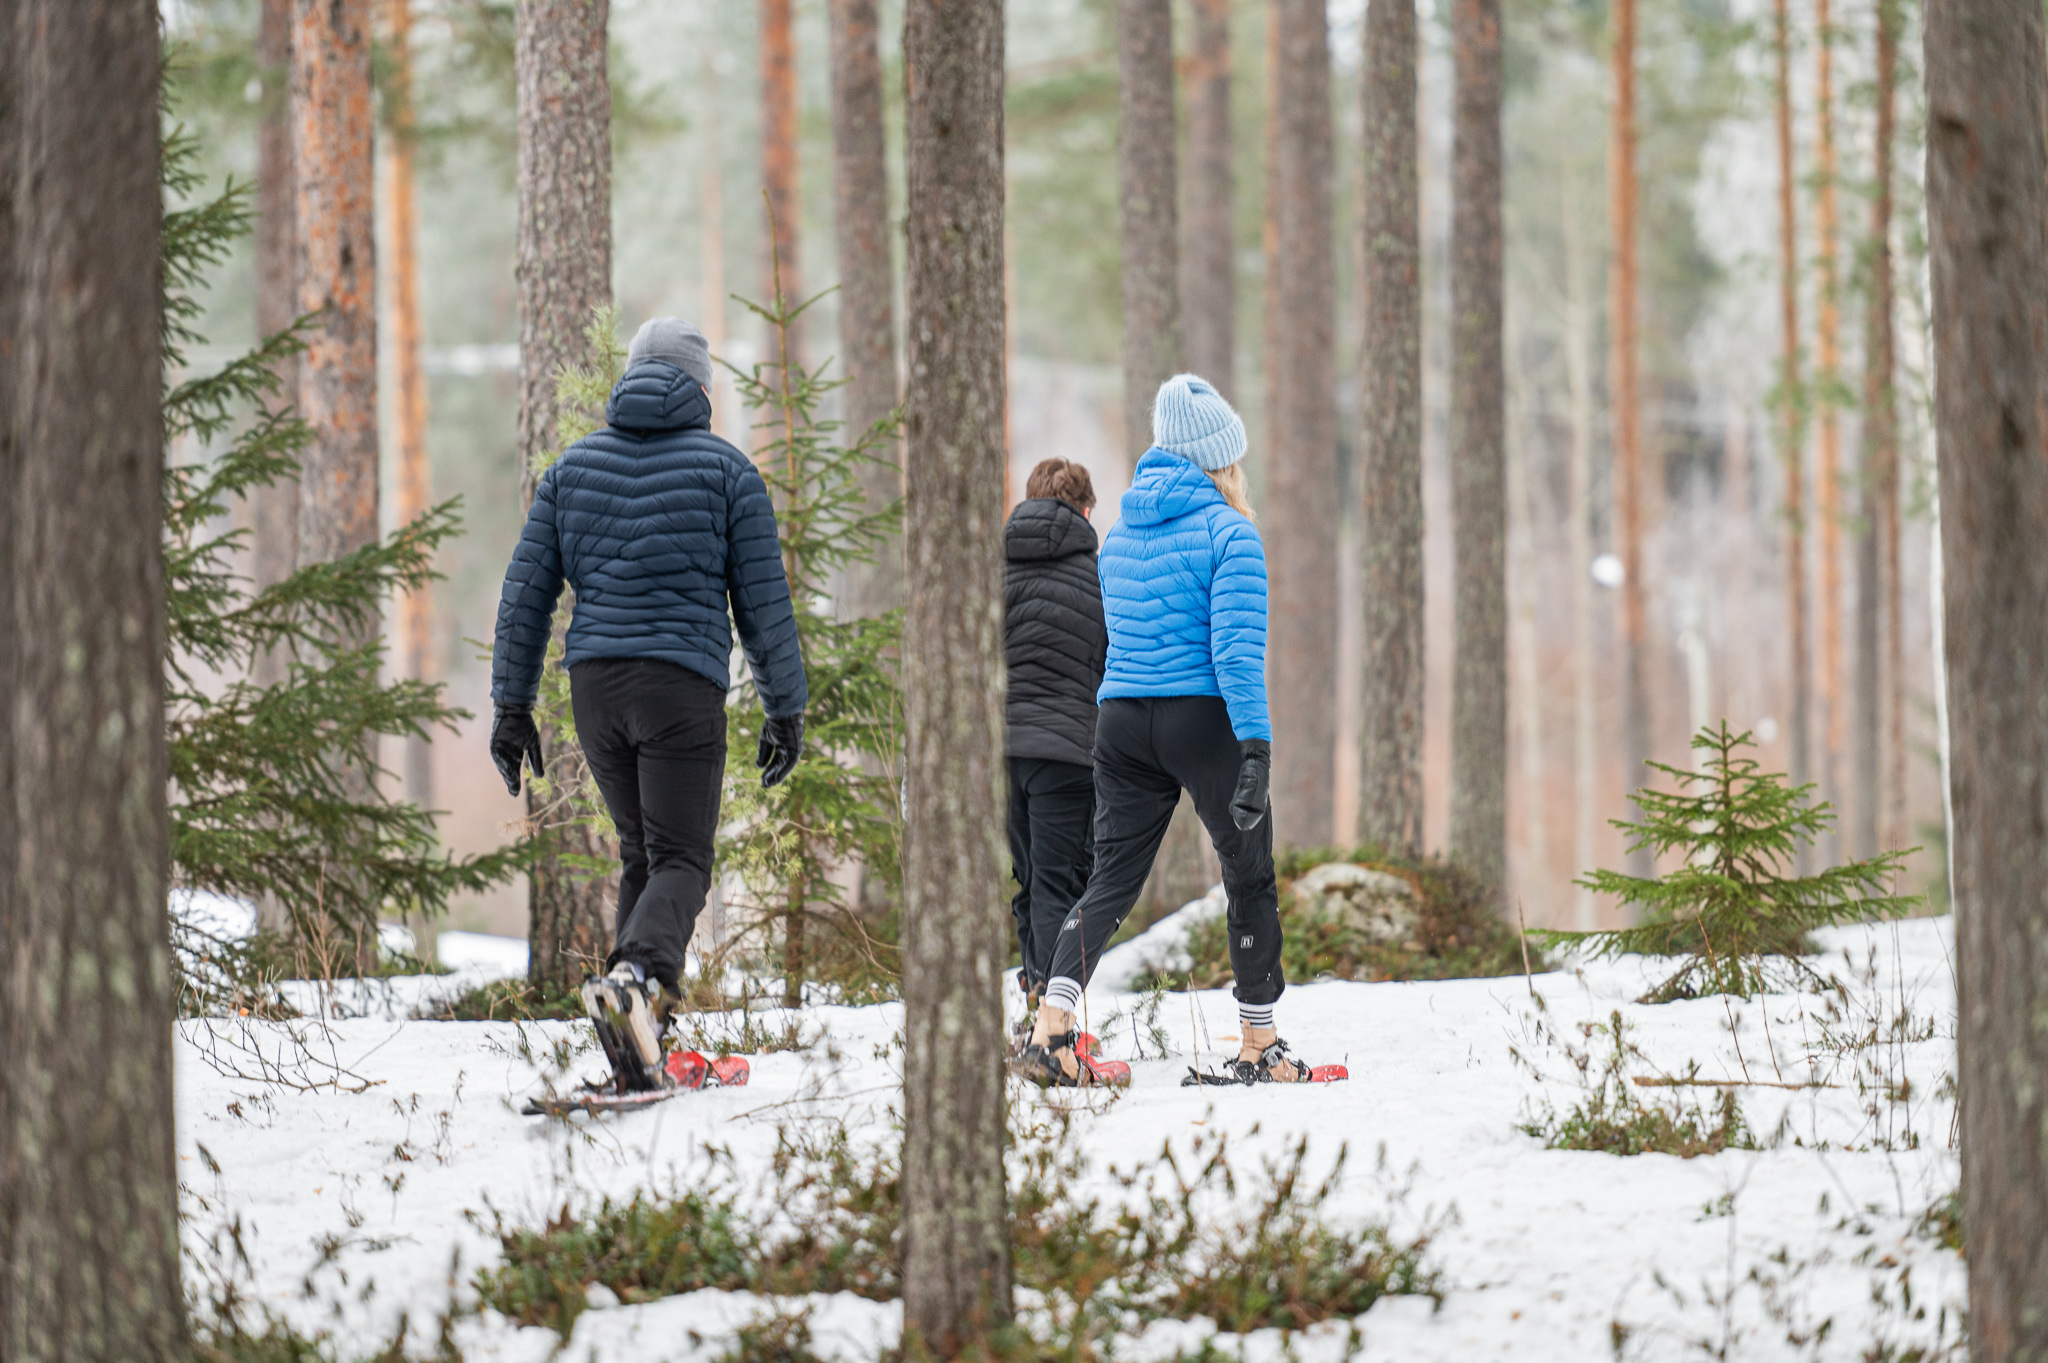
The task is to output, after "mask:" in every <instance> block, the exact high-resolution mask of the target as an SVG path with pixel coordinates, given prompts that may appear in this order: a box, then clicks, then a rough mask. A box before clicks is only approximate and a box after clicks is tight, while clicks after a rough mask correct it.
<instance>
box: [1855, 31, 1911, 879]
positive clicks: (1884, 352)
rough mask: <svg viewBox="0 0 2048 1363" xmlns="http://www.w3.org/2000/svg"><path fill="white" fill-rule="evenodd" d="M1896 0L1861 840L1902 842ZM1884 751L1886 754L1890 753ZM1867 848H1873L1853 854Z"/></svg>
mask: <svg viewBox="0 0 2048 1363" xmlns="http://www.w3.org/2000/svg"><path fill="white" fill-rule="evenodd" d="M1899 21H1900V15H1899V6H1898V0H1878V3H1877V59H1876V63H1875V65H1876V82H1875V98H1874V100H1873V103H1874V104H1875V106H1876V123H1877V126H1876V137H1875V143H1876V146H1875V153H1874V156H1873V158H1872V175H1873V178H1874V179H1875V181H1876V193H1875V194H1874V195H1873V197H1872V199H1871V205H1870V223H1871V227H1870V236H1871V242H1870V302H1869V317H1868V319H1867V324H1868V331H1867V336H1866V339H1865V342H1864V378H1863V448H1864V455H1863V488H1864V492H1863V496H1864V502H1863V505H1864V515H1863V525H1862V527H1861V529H1860V531H1859V536H1858V545H1857V577H1858V581H1859V584H1860V588H1859V592H1858V597H1857V601H1858V609H1857V650H1856V651H1857V664H1856V681H1857V696H1858V700H1859V702H1860V704H1861V710H1860V712H1859V714H1858V716H1857V730H1858V732H1857V738H1856V743H1857V780H1856V785H1857V789H1858V790H1859V791H1861V792H1863V797H1862V799H1861V800H1860V801H1859V804H1858V809H1857V818H1858V823H1859V836H1858V842H1859V843H1861V844H1863V845H1865V846H1867V847H1869V848H1870V849H1871V851H1873V852H1874V851H1875V850H1876V849H1877V848H1878V847H1879V845H1880V839H1882V845H1883V846H1886V847H1903V846H1904V845H1905V829H1904V828H1903V827H1902V825H1903V823H1904V818H1903V815H1904V808H1905V792H1904V789H1903V787H1904V785H1905V753H1904V751H1903V748H1904V744H1903V742H1902V741H1901V740H1902V739H1903V736H1904V715H1903V714H1902V713H1901V707H1900V706H1899V704H1898V699H1897V698H1898V688H1899V687H1900V686H1901V684H1902V680H1903V679H1902V677H1901V666H1902V661H1903V660H1902V658H1901V654H1902V652H1903V649H1902V647H1901V642H1900V639H1899V625H1900V619H1899V615H1900V611H1899V434H1898V399H1897V392H1896V390H1895V388H1894V386H1893V372H1894V367H1895V363H1896V359H1895V357H1896V353H1897V350H1896V345H1895V341H1894V331H1893V321H1892V309H1893V292H1892V251H1891V231H1892V143H1893V140H1894V135H1895V133H1896V128H1897V125H1896V109H1895V105H1896V102H1897V101H1896V99H1895V92H1896V89H1897V85H1898V65H1899ZM1887 757H1889V758H1890V761H1889V762H1888V761H1887V760H1886V758H1887ZM1859 855H1864V856H1867V855H1869V853H1867V852H1865V853H1859Z"/></svg>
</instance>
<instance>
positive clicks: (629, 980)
mask: <svg viewBox="0 0 2048 1363" xmlns="http://www.w3.org/2000/svg"><path fill="white" fill-rule="evenodd" d="M660 989H661V986H660V985H659V984H658V983H655V982H653V981H650V980H649V979H648V978H647V976H646V973H645V972H644V971H643V970H642V969H641V968H640V967H639V966H638V965H635V964H634V963H633V962H631V961H621V962H619V963H618V964H617V965H616V966H613V967H612V969H611V971H610V973H608V974H605V975H594V976H592V977H591V978H589V979H587V980H585V981H584V982H583V1009H584V1011H585V1012H586V1013H588V1014H589V1015H590V1021H591V1025H592V1026H593V1027H595V1028H596V1030H597V1039H598V1042H599V1044H601V1045H602V1046H603V1047H604V1058H605V1059H606V1060H608V1061H610V1062H611V1067H612V1081H613V1087H614V1088H616V1089H617V1091H619V1092H620V1093H646V1092H650V1091H652V1090H655V1089H660V1088H666V1087H668V1086H669V1085H668V1083H667V1076H666V1075H665V1074H664V1073H663V1070H662V1047H661V1034H662V1031H663V1029H664V1027H665V1025H666V1022H667V1019H666V1018H665V1017H662V1016H658V1015H657V1013H656V1003H657V999H658V998H659V991H660ZM663 1011H664V1012H665V1010H663Z"/></svg>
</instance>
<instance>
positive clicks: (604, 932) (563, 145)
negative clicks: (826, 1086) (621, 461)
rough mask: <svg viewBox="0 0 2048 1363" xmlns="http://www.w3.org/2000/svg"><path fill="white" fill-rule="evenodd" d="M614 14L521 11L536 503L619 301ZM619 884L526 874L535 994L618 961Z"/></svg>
mask: <svg viewBox="0 0 2048 1363" xmlns="http://www.w3.org/2000/svg"><path fill="white" fill-rule="evenodd" d="M610 10H611V7H610V4H609V0H520V3H519V7H518V11H517V20H516V22H517V32H516V48H515V53H514V62H515V65H516V68H517V82H518V99H519V257H518V266H517V271H516V273H517V275H518V282H519V476H520V488H521V491H522V493H523V494H524V500H525V501H526V502H528V503H531V501H532V500H533V487H534V481H535V480H534V472H533V469H534V458H535V456H536V455H538V454H539V453H540V452H541V451H543V450H545V449H548V448H551V447H552V446H553V444H554V439H555V379H556V376H557V375H558V374H559V373H560V372H561V370H562V369H563V368H564V367H565V366H567V365H572V364H577V363H580V362H581V361H582V360H583V359H584V357H585V351H586V347H585V343H584V332H585V331H586V330H587V329H588V328H589V326H590V323H591V320H592V318H593V317H594V316H595V315H596V313H597V311H598V310H599V309H600V308H604V307H607V306H609V305H610V303H611V298H612V202H611V199H612V194H611V185H612V153H611V116H612V95H611V84H610V78H609V75H608V72H607V66H606V60H605V56H606V54H605V33H606V28H607V25H608V23H609V20H610ZM544 741H545V743H546V751H547V761H548V775H549V776H550V777H551V778H552V779H553V783H554V785H555V787H556V788H557V789H560V790H569V789H573V788H575V787H576V786H577V785H579V784H581V783H582V782H583V781H584V780H585V779H586V778H585V776H584V766H583V754H582V752H581V750H580V749H578V748H577V747H576V746H575V745H574V744H573V743H569V742H567V741H565V740H563V739H562V737H561V736H560V735H559V734H556V733H554V732H552V726H550V731H549V732H547V733H546V734H545V735H544ZM527 816H528V819H529V820H530V821H533V822H535V823H539V824H542V825H543V826H545V823H546V821H547V819H548V817H549V815H548V811H547V809H546V808H545V807H544V805H543V803H542V801H541V800H540V798H539V797H538V796H537V795H536V794H535V793H534V792H533V790H532V788H531V787H530V786H529V787H528V791H527ZM561 836H562V841H561V843H560V845H559V846H558V849H557V851H558V854H574V855H580V856H586V857H598V858H604V857H609V856H611V855H613V849H611V848H610V847H608V846H607V845H606V842H605V840H604V839H602V838H600V837H598V836H597V834H596V832H595V831H594V830H593V829H591V828H589V827H588V826H585V825H577V826H575V827H572V828H567V829H564V830H562V834H561ZM612 881H613V878H612V877H610V876H591V875H588V874H586V873H580V872H577V871H575V870H573V869H572V868H571V867H570V866H569V865H568V864H566V863H565V862H564V861H563V860H562V859H561V856H560V855H557V856H555V857H550V858H549V859H548V860H547V861H545V862H543V863H542V864H541V865H540V866H538V867H536V868H535V869H534V871H533V872H532V873H531V874H530V875H529V877H528V880H527V945H528V956H527V982H528V984H529V985H530V986H531V987H532V988H534V989H535V990H537V991H540V992H542V993H543V994H551V993H558V992H560V991H561V990H563V989H566V988H568V987H569V986H570V985H572V984H574V983H575V982H576V981H577V980H578V979H579V978H580V977H581V975H582V973H583V972H584V971H585V970H586V969H588V968H589V967H590V966H591V965H592V964H593V963H594V962H595V961H599V960H602V959H603V957H604V955H605V953H606V952H607V951H609V950H610V947H611V941H612V927H613V922H612V919H613V911H612V905H611V903H610V899H611V886H612Z"/></svg>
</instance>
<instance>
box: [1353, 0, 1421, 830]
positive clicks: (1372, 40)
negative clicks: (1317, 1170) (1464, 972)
mask: <svg viewBox="0 0 2048 1363" xmlns="http://www.w3.org/2000/svg"><path fill="white" fill-rule="evenodd" d="M1415 60H1416V40H1415V8H1414V6H1412V5H1403V4H1379V5H1372V6H1370V7H1369V8H1368V9H1367V10H1366V13H1365V191H1366V200H1365V283H1366V316H1365V374H1364V379H1363V385H1362V386H1363V389H1364V405H1365V430H1364V441H1363V446H1364V469H1363V476H1362V477H1361V478H1360V479H1359V483H1360V487H1361V490H1362V504H1361V506H1360V512H1359V516H1360V519H1359V525H1360V527H1361V532H1362V533H1361V534H1360V539H1361V541H1362V542H1363V552H1364V555H1365V559H1364V569H1363V573H1362V576H1361V580H1360V595H1361V596H1362V597H1363V599H1364V603H1365V621H1364V629H1363V636H1362V650H1361V651H1362V653H1363V655H1364V669H1363V670H1364V675H1365V695H1364V698H1363V701H1362V703H1361V705H1360V708H1359V726H1358V727H1359V736H1360V752H1359V780H1360V782H1361V789H1360V793H1359V801H1358V809H1359V824H1360V830H1359V831H1360V833H1361V835H1362V836H1363V837H1364V838H1365V839H1366V841H1368V842H1374V843H1380V844H1383V845H1385V846H1387V847H1390V848H1405V849H1408V850H1410V851H1415V850H1419V849H1420V848H1421V846H1422V683H1423V668H1424V660H1423V653H1422V251H1421V218H1420V211H1421V210H1420V200H1419V197H1418V194H1419V181H1418V175H1417V163H1416V108H1415Z"/></svg>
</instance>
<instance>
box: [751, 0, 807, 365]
mask: <svg viewBox="0 0 2048 1363" xmlns="http://www.w3.org/2000/svg"><path fill="white" fill-rule="evenodd" d="M792 3H793V0H761V187H762V190H763V192H764V193H765V194H766V196H767V200H768V223H767V227H768V245H769V248H770V251H769V257H768V263H767V274H766V276H765V277H764V278H763V279H762V281H761V290H762V296H763V297H770V298H772V297H773V296H774V295H775V294H776V293H777V291H778V279H777V275H776V271H777V270H778V269H779V270H780V272H781V275H780V280H779V291H780V292H781V294H782V297H783V298H784V299H786V300H787V301H788V302H789V303H790V304H792V305H794V304H796V303H798V302H800V301H802V299H803V297H804V286H803V257H802V256H801V255H800V254H799V245H798V236H799V229H800V228H801V227H802V223H801V222H800V221H799V220H798V217H797V215H798V213H799V212H800V209H799V206H798V199H797V179H796V114H797V109H796V35H795V34H794V33H793V32H792V30H791V26H790V7H791V5H792ZM793 349H794V350H795V351H796V353H798V354H801V353H802V349H803V348H802V347H801V346H793Z"/></svg>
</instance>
